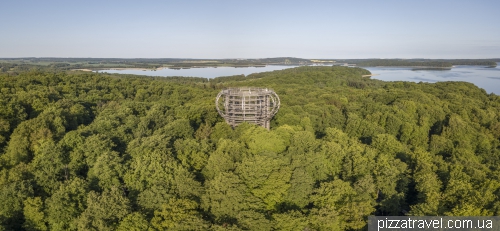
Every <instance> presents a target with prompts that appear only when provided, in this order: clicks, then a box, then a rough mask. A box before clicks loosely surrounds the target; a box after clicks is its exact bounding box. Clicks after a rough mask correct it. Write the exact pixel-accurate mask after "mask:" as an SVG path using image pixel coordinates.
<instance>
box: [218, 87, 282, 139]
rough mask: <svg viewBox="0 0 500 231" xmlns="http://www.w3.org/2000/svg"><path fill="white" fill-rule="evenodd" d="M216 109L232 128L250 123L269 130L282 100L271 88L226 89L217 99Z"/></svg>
mask: <svg viewBox="0 0 500 231" xmlns="http://www.w3.org/2000/svg"><path fill="white" fill-rule="evenodd" d="M215 107H216V108H217V111H218V112H219V114H220V115H221V116H222V117H223V118H224V119H225V120H226V122H227V123H228V124H229V125H231V127H236V126H238V125H240V124H241V123H243V122H248V123H252V124H257V125H260V126H262V127H265V128H266V129H267V130H269V128H270V125H269V121H270V120H271V118H273V116H274V115H275V114H276V113H277V112H278V109H279V108H280V98H279V97H278V95H277V94H276V93H275V92H274V91H273V90H272V89H269V88H254V87H239V88H226V89H224V90H222V91H220V92H219V94H218V95H217V97H216V98H215Z"/></svg>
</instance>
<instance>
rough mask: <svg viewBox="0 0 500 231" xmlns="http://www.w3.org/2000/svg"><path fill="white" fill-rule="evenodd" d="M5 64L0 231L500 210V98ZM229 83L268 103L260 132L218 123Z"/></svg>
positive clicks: (308, 226) (297, 74) (307, 222)
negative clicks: (261, 92)
mask: <svg viewBox="0 0 500 231" xmlns="http://www.w3.org/2000/svg"><path fill="white" fill-rule="evenodd" d="M415 61H418V60H415ZM71 65H73V64H71ZM9 68H10V70H14V69H15V70H16V73H17V74H16V76H14V75H11V74H0V95H1V97H0V205H1V206H0V227H1V228H0V229H5V230H129V229H130V230H360V229H365V228H366V219H367V216H369V215H449V216H459V215H460V216H465V215H475V216H490V215H499V214H500V203H499V196H500V194H499V193H498V192H499V191H500V178H499V177H498V176H499V175H500V174H499V173H500V168H499V166H500V148H499V147H500V116H499V115H500V114H499V112H500V97H498V96H496V95H493V94H489V95H488V94H486V93H485V91H484V90H481V89H479V88H477V87H475V86H473V85H472V84H468V83H461V82H439V83H434V84H431V83H409V82H382V81H378V80H372V79H369V78H363V77H361V76H362V75H366V74H370V73H369V72H368V71H366V70H364V69H361V68H348V67H308V66H304V67H298V68H293V69H287V70H282V71H275V72H268V73H257V74H252V75H249V76H232V77H224V78H217V79H213V80H210V82H207V81H206V79H190V78H147V77H137V76H119V75H109V74H98V73H81V72H63V71H41V70H31V71H22V69H23V68H25V67H24V66H19V65H17V66H9ZM50 68H55V67H50ZM61 68H64V67H61ZM12 73H13V72H12ZM229 86H231V87H234V86H236V87H237V86H254V87H270V88H273V89H274V90H275V91H276V92H277V93H278V95H279V97H280V99H281V109H280V111H279V112H278V113H277V115H276V116H275V117H274V118H273V119H272V120H271V130H270V131H268V130H266V129H264V128H262V127H259V126H256V125H252V124H248V123H244V124H241V125H240V126H238V127H236V128H231V127H230V126H229V125H227V124H226V123H225V122H224V120H223V119H222V118H221V117H220V116H218V114H217V112H216V110H215V109H214V106H213V100H214V97H215V96H216V94H217V92H218V91H219V90H220V89H221V88H224V87H229Z"/></svg>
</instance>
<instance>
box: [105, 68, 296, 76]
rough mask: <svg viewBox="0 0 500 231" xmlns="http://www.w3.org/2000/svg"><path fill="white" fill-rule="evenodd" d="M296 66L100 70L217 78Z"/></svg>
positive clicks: (149, 74) (119, 72) (135, 73)
mask: <svg viewBox="0 0 500 231" xmlns="http://www.w3.org/2000/svg"><path fill="white" fill-rule="evenodd" d="M293 67H296V66H290V65H282V66H280V65H268V66H265V67H204V68H189V69H168V68H165V69H160V70H156V71H152V70H139V69H118V70H101V71H99V72H108V73H118V74H133V75H148V76H165V77H166V76H186V77H203V78H209V79H211V78H215V77H219V76H232V75H241V74H243V75H249V74H253V73H259V72H266V71H276V70H283V69H287V68H293Z"/></svg>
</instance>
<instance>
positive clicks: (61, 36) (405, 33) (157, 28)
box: [0, 0, 500, 59]
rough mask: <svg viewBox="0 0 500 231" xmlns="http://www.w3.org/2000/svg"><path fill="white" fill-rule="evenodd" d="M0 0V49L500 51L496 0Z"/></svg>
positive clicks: (17, 52)
mask: <svg viewBox="0 0 500 231" xmlns="http://www.w3.org/2000/svg"><path fill="white" fill-rule="evenodd" d="M0 5H1V9H2V10H1V14H0V28H1V29H0V30H1V31H2V32H1V33H0V57H96V58H101V57H103V58H104V57H107V58H134V57H137V58H266V57H283V56H291V57H300V58H337V59H341V58H500V13H499V9H500V1H498V0H479V1H469V0H467V1H463V0H455V1H451V0H450V1H445V0H441V1H439V0H432V1H431V0H419V1H417V0H414V1H410V0H387V1H383V0H372V1H367V0H366V1H361V0H360V1H347V0H345V1H310V0H309V1H258V0H252V1H217V0H212V1H187V0H185V1H147V0H143V1H125V0H122V1H91V0H86V1H71V0H64V1H51V0H47V1H42V0H36V1H35V0H34V1H27V0H5V1H2V3H1V4H0Z"/></svg>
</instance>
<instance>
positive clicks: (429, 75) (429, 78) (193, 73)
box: [99, 63, 500, 95]
mask: <svg viewBox="0 0 500 231" xmlns="http://www.w3.org/2000/svg"><path fill="white" fill-rule="evenodd" d="M293 67H296V66H277V65H269V66H266V67H238V68H235V67H217V68H213V67H208V68H191V69H180V70H174V69H161V70H157V71H150V70H147V71H143V70H132V69H125V70H102V71H99V72H108V73H118V74H134V75H148V76H165V77H166V76H189V77H203V78H215V77H219V76H231V75H241V74H243V75H249V74H252V73H258V72H265V71H274V70H283V69H287V68H293ZM365 69H367V70H369V71H370V72H371V73H372V74H378V75H376V76H373V77H371V78H373V79H379V80H383V81H411V82H431V83H434V82H441V81H465V82H470V83H473V84H475V85H476V86H478V87H480V88H483V89H485V90H486V92H488V93H495V94H497V95H500V63H498V66H497V67H496V68H486V67H481V66H455V67H453V68H452V69H451V70H418V71H413V70H412V69H411V68H398V67H365Z"/></svg>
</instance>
